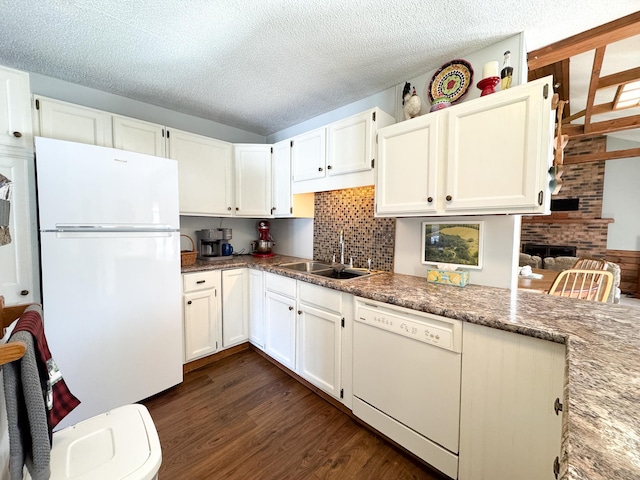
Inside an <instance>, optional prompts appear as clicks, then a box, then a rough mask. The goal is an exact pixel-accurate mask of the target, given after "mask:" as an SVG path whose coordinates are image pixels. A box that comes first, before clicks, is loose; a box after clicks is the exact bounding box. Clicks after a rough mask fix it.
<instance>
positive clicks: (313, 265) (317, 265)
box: [279, 262, 331, 273]
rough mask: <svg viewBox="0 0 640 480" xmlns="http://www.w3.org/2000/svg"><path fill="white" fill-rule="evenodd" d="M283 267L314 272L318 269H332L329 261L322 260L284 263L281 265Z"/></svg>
mask: <svg viewBox="0 0 640 480" xmlns="http://www.w3.org/2000/svg"><path fill="white" fill-rule="evenodd" d="M279 266H280V267H281V268H286V269H288V270H295V271H296V272H306V273H313V272H316V271H318V270H327V269H331V265H329V264H328V263H322V262H294V263H283V264H282V265H279Z"/></svg>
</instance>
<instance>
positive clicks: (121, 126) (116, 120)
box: [113, 115, 165, 157]
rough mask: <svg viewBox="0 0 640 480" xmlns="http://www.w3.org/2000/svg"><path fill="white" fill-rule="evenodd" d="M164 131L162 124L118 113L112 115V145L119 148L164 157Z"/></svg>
mask: <svg viewBox="0 0 640 480" xmlns="http://www.w3.org/2000/svg"><path fill="white" fill-rule="evenodd" d="M164 132H165V129H164V127H163V126H162V125H157V124H155V123H149V122H143V121H142V120H136V119H135V118H128V117H121V116H119V115H114V117H113V146H114V148H119V149H120V150H128V151H130V152H138V153H146V154H147V155H155V156H156V157H164V156H165V136H164Z"/></svg>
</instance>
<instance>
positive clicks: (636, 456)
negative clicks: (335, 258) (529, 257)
mask: <svg viewBox="0 0 640 480" xmlns="http://www.w3.org/2000/svg"><path fill="white" fill-rule="evenodd" d="M299 260H302V259H299V258H295V257H289V256H280V255H276V256H275V257H272V258H268V259H255V258H253V257H250V256H237V257H233V258H230V259H229V260H228V261H221V262H215V263H203V262H197V263H196V264H195V265H193V266H190V267H183V269H182V272H183V273H191V272H198V271H204V270H215V269H230V268H243V267H248V268H250V269H257V270H262V271H266V272H271V273H275V274H278V275H282V276H286V277H290V278H295V279H298V280H303V281H305V282H309V283H313V284H316V285H320V286H324V287H328V288H331V289H335V290H340V291H343V292H347V293H350V294H353V295H355V296H358V297H362V298H366V299H371V300H376V301H380V302H384V303H389V304H393V305H397V306H401V307H406V308H410V309H414V310H418V311H422V312H428V313H432V314H435V315H441V316H444V317H448V318H454V319H458V320H462V321H464V322H468V323H472V324H477V325H483V326H486V327H491V328H494V329H499V330H504V331H508V332H514V333H518V334H522V335H526V336H530V337H535V338H539V339H543V340H548V341H552V342H556V343H560V344H564V345H565V346H566V367H565V386H564V397H565V398H564V401H563V404H564V408H563V412H562V413H561V414H562V417H563V425H562V456H561V459H560V474H559V477H558V478H561V479H571V480H586V479H603V480H604V479H612V478H616V479H621V480H623V479H628V480H631V479H636V478H638V476H639V475H640V453H639V452H640V434H639V432H640V388H639V385H638V379H639V378H640V367H639V366H638V362H637V352H638V351H639V350H640V334H638V329H637V325H636V323H637V322H638V321H640V318H639V317H640V315H639V312H638V310H637V309H634V308H632V307H625V306H620V305H612V304H594V303H591V302H583V301H580V300H573V299H563V298H557V297H549V296H545V295H541V294H539V293H535V292H526V291H510V290H507V289H500V288H492V287H482V286H476V285H469V286H467V287H465V288H457V287H449V286H442V285H435V284H430V283H427V282H426V280H425V279H424V278H421V277H414V276H410V275H401V274H392V273H378V274H375V275H371V276H369V277H367V278H360V279H353V280H348V281H339V280H332V279H327V278H323V277H318V276H313V275H310V274H307V273H301V272H293V271H291V270H287V269H284V268H280V267H279V265H281V264H283V263H287V262H293V261H299Z"/></svg>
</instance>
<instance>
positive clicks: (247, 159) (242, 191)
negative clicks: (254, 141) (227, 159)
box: [234, 144, 272, 217]
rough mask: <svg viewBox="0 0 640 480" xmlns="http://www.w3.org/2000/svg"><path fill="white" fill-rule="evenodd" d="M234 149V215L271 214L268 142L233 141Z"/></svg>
mask: <svg viewBox="0 0 640 480" xmlns="http://www.w3.org/2000/svg"><path fill="white" fill-rule="evenodd" d="M234 152H235V154H234V163H235V184H236V207H235V215H236V216H238V217H268V216H271V212H272V210H271V208H272V201H271V183H272V179H271V145H242V144H236V145H235V148H234Z"/></svg>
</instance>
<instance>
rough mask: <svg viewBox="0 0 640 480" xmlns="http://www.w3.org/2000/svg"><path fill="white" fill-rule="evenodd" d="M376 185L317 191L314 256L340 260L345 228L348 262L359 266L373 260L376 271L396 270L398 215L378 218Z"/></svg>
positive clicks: (319, 258) (346, 257)
mask: <svg viewBox="0 0 640 480" xmlns="http://www.w3.org/2000/svg"><path fill="white" fill-rule="evenodd" d="M373 213H374V188H373V187H360V188H351V189H346V190H332V191H329V192H319V193H316V194H315V220H314V224H313V258H314V259H315V260H325V261H331V260H332V258H333V254H335V255H336V261H338V262H339V261H340V244H339V235H340V231H341V230H342V231H344V242H345V249H344V258H345V263H348V262H349V258H350V257H353V264H354V265H355V266H356V267H366V266H367V259H369V258H370V259H371V260H372V268H373V269H375V270H385V271H388V272H392V271H393V251H394V243H395V235H396V220H395V218H374V216H373Z"/></svg>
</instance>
